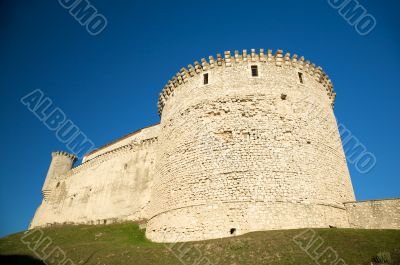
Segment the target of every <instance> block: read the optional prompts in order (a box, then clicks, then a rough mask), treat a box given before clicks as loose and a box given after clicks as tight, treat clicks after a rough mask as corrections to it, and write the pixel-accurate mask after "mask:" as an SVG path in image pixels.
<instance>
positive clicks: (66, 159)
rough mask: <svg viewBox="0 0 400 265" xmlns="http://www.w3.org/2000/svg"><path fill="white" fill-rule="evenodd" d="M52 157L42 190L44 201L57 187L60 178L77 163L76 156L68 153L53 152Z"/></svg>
mask: <svg viewBox="0 0 400 265" xmlns="http://www.w3.org/2000/svg"><path fill="white" fill-rule="evenodd" d="M51 157H52V159H51V163H50V167H49V170H48V172H47V176H46V180H45V182H44V184H43V188H42V194H43V198H44V200H47V198H48V197H49V195H50V193H51V191H52V190H53V189H54V188H56V187H57V183H58V182H59V180H60V176H62V175H63V174H65V173H67V172H68V171H69V170H70V169H71V168H72V167H73V165H74V163H75V161H76V156H75V155H72V154H68V153H67V152H53V153H51Z"/></svg>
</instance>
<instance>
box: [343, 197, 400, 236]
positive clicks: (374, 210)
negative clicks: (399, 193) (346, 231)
mask: <svg viewBox="0 0 400 265" xmlns="http://www.w3.org/2000/svg"><path fill="white" fill-rule="evenodd" d="M344 205H345V207H346V209H347V212H348V216H349V224H350V227H352V228H367V229H400V199H386V200H371V201H358V202H347V203H345V204H344Z"/></svg>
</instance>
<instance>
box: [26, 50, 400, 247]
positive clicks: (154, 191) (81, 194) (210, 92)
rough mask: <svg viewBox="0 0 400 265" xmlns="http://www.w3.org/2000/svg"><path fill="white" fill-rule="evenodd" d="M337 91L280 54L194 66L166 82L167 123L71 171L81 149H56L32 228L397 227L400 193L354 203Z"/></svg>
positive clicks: (168, 231) (199, 233) (236, 230)
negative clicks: (121, 224) (131, 223)
mask: <svg viewBox="0 0 400 265" xmlns="http://www.w3.org/2000/svg"><path fill="white" fill-rule="evenodd" d="M335 96H336V94H335V92H334V91H333V86H332V83H331V81H330V79H329V78H328V76H327V75H326V74H325V73H324V72H323V71H322V69H321V68H320V67H316V66H315V65H314V64H311V63H310V62H309V61H305V60H304V58H303V57H301V58H298V57H297V55H294V56H292V57H291V56H290V54H289V53H287V54H285V55H284V54H283V53H282V51H281V50H278V51H277V52H276V53H275V54H273V53H272V51H271V50H268V52H266V53H264V50H263V49H260V51H259V52H258V53H256V51H255V50H251V51H250V53H247V51H246V50H243V52H242V53H241V54H240V53H239V52H237V51H236V52H235V53H234V54H233V55H231V53H230V52H225V54H224V58H223V57H222V56H221V55H219V54H218V55H217V57H216V58H213V57H212V56H210V57H209V60H208V61H207V60H205V59H202V60H201V63H199V62H195V63H194V66H193V65H189V66H188V68H187V69H186V68H182V69H181V70H180V72H178V73H177V74H176V76H174V77H173V78H172V79H171V80H170V81H169V82H168V83H167V85H166V86H165V87H164V89H163V90H162V92H161V94H160V97H159V102H158V111H159V114H160V116H161V121H160V124H156V125H153V126H150V127H147V128H143V129H141V130H138V131H135V132H133V133H131V134H129V135H126V136H124V137H122V138H120V139H118V140H116V141H114V142H112V143H110V144H108V145H105V146H103V147H101V148H99V149H97V150H95V151H94V152H91V153H89V154H87V155H86V156H85V157H84V159H83V163H82V164H81V165H79V166H77V167H75V168H72V169H71V167H72V164H73V162H74V160H75V157H73V156H71V155H68V154H66V153H55V154H54V153H53V161H52V163H51V166H50V169H49V173H48V176H47V178H46V182H45V185H44V187H43V193H44V200H43V202H42V204H41V205H40V207H39V208H38V210H37V212H36V214H35V217H34V219H33V220H32V223H31V227H36V226H44V225H51V224H54V223H89V224H106V223H110V222H116V221H124V220H146V222H147V229H146V236H147V237H148V238H149V239H151V240H154V241H158V242H173V241H189V240H204V239H211V238H220V237H228V236H232V235H239V234H243V233H246V232H250V231H258V230H269V229H292V228H304V227H329V226H336V227H364V228H399V227H400V217H399V216H400V213H399V211H400V210H399V209H400V207H398V206H399V205H400V201H399V200H383V201H379V202H376V201H375V202H374V203H373V204H374V206H373V209H372V208H371V207H372V206H371V202H370V201H367V202H355V201H354V200H355V198H354V192H353V188H352V184H351V180H350V175H349V171H348V168H347V164H346V158H345V154H344V151H343V148H342V144H341V140H340V135H339V132H338V128H337V125H336V119H335V116H334V113H333V104H334V100H335ZM382 212H385V214H386V215H387V216H390V218H389V219H388V220H387V221H382V218H381V216H382V215H381V214H382ZM364 216H368V218H366V219H368V221H364V218H363V217H364ZM393 220H394V221H393Z"/></svg>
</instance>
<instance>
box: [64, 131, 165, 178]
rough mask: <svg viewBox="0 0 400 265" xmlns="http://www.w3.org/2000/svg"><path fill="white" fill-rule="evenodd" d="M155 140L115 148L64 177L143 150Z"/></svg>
mask: <svg viewBox="0 0 400 265" xmlns="http://www.w3.org/2000/svg"><path fill="white" fill-rule="evenodd" d="M157 140H158V138H157V137H152V138H148V139H144V140H141V141H140V142H132V143H129V144H126V145H123V146H120V147H118V148H115V149H113V150H110V151H108V152H105V153H103V154H101V155H99V156H96V157H95V158H93V159H90V160H87V161H86V162H85V163H83V164H80V165H79V166H77V167H74V168H72V169H71V170H70V171H68V172H67V173H66V174H65V175H66V177H70V176H72V175H75V174H77V173H79V172H81V171H82V170H87V169H88V168H91V167H93V166H96V165H100V164H102V163H103V162H105V161H107V160H110V159H112V158H114V157H117V156H120V155H122V154H124V153H127V152H135V151H138V150H142V149H144V148H147V147H148V146H149V145H151V144H153V143H156V142H157Z"/></svg>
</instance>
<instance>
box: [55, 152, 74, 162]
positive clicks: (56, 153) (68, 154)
mask: <svg viewBox="0 0 400 265" xmlns="http://www.w3.org/2000/svg"><path fill="white" fill-rule="evenodd" d="M51 156H52V157H53V158H54V157H55V156H65V157H68V158H69V159H71V160H72V161H73V162H75V161H76V160H77V159H78V158H77V157H76V155H73V154H70V153H67V152H64V151H56V152H52V153H51Z"/></svg>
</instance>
